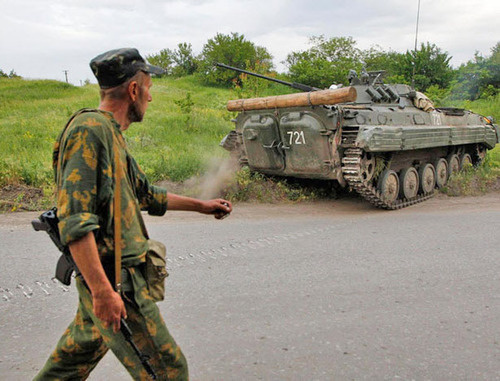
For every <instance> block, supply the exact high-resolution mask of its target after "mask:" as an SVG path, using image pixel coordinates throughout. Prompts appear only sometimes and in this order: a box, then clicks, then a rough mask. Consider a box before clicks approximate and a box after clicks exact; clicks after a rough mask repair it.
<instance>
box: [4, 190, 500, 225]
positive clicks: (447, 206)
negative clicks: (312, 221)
mask: <svg viewBox="0 0 500 381" xmlns="http://www.w3.org/2000/svg"><path fill="white" fill-rule="evenodd" d="M449 210H455V211H457V213H460V211H465V210H469V211H470V210H477V211H488V210H500V192H492V193H488V194H486V195H483V196H474V197H449V196H446V195H443V194H438V195H436V196H435V197H433V198H432V199H430V200H428V201H425V202H423V203H421V204H417V205H414V206H411V207H408V208H405V209H401V210H397V211H386V210H382V209H377V208H375V207H374V206H372V205H371V204H369V203H368V202H366V201H364V200H362V199H361V198H359V197H357V196H355V195H353V196H347V197H343V198H341V199H338V200H328V201H313V202H301V203H296V204H293V203H281V204H257V203H237V204H235V205H234V211H233V213H232V215H231V216H230V217H229V218H230V219H231V220H246V219H265V218H298V219H300V218H301V217H304V216H311V215H316V216H330V217H339V218H341V217H343V216H349V215H357V214H365V215H374V214H376V213H394V214H396V213H397V214H406V213H439V212H441V211H449ZM39 214H40V212H17V213H5V214H0V228H2V229H9V228H10V229H19V228H23V227H30V223H31V220H33V219H34V218H36V217H38V216H39ZM144 217H145V220H146V223H147V224H155V223H182V222H191V221H196V220H200V221H202V220H207V218H210V217H207V216H205V215H201V214H198V213H187V212H178V211H174V212H168V213H167V214H166V215H165V217H161V218H158V217H152V216H149V215H147V214H145V215H144Z"/></svg>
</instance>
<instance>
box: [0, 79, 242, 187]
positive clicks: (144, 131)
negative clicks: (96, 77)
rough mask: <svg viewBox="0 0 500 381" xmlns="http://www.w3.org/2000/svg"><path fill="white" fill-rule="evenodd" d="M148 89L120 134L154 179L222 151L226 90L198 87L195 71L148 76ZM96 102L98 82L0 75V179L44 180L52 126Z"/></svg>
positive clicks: (184, 171) (186, 171)
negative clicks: (140, 110) (145, 102)
mask: <svg viewBox="0 0 500 381" xmlns="http://www.w3.org/2000/svg"><path fill="white" fill-rule="evenodd" d="M188 93H189V94H190V95H189V96H188V95H187V94H188ZM152 96H153V102H152V103H151V104H150V107H149V109H148V112H147V114H146V117H145V119H144V122H143V123H140V124H137V123H136V124H133V125H132V126H131V127H130V129H129V130H128V131H127V133H126V138H127V140H128V144H129V148H130V149H131V151H132V152H133V154H134V155H135V157H136V158H137V160H138V161H139V163H140V164H141V165H142V167H143V169H144V170H145V171H146V173H147V174H148V175H149V176H150V177H151V179H152V180H153V181H157V180H161V179H171V180H173V181H179V180H184V179H186V178H189V177H191V176H192V175H195V174H198V173H200V172H202V171H203V170H204V168H205V164H206V163H207V161H208V159H209V158H210V157H213V156H223V155H225V152H224V151H223V150H222V149H221V148H219V147H218V142H219V141H220V140H221V139H222V138H223V137H224V135H225V134H226V133H227V132H228V131H229V130H230V129H231V128H232V123H231V122H230V119H231V118H232V117H233V116H232V115H231V114H230V113H228V112H227V111H226V110H225V104H226V101H227V100H228V99H229V98H231V97H232V96H235V94H232V91H230V90H227V89H222V88H213V87H201V86H200V85H199V84H198V83H197V81H196V79H195V78H193V77H185V78H180V79H169V78H168V79H155V80H154V86H153V88H152ZM189 99H191V102H192V103H193V104H192V106H191V107H190V106H189V103H190V101H189ZM186 100H187V101H186ZM175 101H178V102H181V103H182V102H184V103H185V104H188V106H184V109H182V108H181V106H179V105H178V104H176V103H175ZM98 103H99V96H98V87H97V85H88V86H83V87H75V86H71V85H68V84H66V83H61V82H56V81H45V80H44V81H26V80H23V79H2V78H0V136H1V137H2V139H0V150H1V152H2V155H1V157H0V186H3V185H6V184H12V183H23V184H27V185H31V186H35V187H41V186H44V185H47V184H50V183H51V181H52V168H51V154H52V146H53V143H54V141H55V139H56V137H57V135H58V133H59V132H60V131H61V129H62V127H63V126H64V124H65V123H66V121H67V119H68V117H69V116H70V115H71V114H72V113H73V112H74V111H76V110H78V109H80V108H82V107H97V106H98ZM189 108H191V110H189Z"/></svg>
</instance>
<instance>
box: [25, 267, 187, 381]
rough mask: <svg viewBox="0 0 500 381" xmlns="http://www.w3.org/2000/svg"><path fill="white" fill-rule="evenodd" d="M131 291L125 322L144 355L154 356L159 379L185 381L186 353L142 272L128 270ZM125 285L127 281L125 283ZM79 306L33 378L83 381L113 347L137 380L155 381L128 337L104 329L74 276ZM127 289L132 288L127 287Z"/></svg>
mask: <svg viewBox="0 0 500 381" xmlns="http://www.w3.org/2000/svg"><path fill="white" fill-rule="evenodd" d="M128 272H129V274H130V277H129V282H131V283H132V287H133V291H132V292H127V293H126V294H125V296H124V301H125V306H126V309H127V323H128V325H129V327H130V329H131V330H132V333H133V335H132V339H133V341H134V343H135V344H136V345H137V346H138V347H139V349H140V350H141V352H143V353H145V354H147V355H148V356H150V360H149V362H150V364H151V365H152V367H153V369H154V370H155V372H156V374H157V376H158V378H157V379H158V380H187V379H188V369H187V363H186V359H185V357H184V355H183V354H182V352H181V350H180V348H179V347H178V346H177V344H176V343H175V341H174V339H173V338H172V336H170V333H169V332H168V330H167V327H166V326H165V323H164V321H163V319H162V317H161V315H160V312H159V309H158V306H157V305H156V303H155V302H153V300H151V298H150V297H149V292H148V289H147V285H146V282H145V280H144V277H143V276H142V272H141V271H139V269H138V268H129V269H128ZM124 283H125V282H124ZM76 286H77V289H78V294H79V304H78V311H77V313H76V317H75V319H74V320H73V322H72V323H71V324H70V325H69V326H68V328H67V329H66V331H65V332H64V334H63V336H62V337H61V339H60V340H59V342H58V344H57V347H56V349H55V350H54V352H53V353H52V355H51V356H50V357H49V359H48V360H47V362H46V364H45V366H44V367H43V369H42V370H41V371H40V373H39V374H38V375H37V376H36V377H35V380H85V379H87V377H88V376H89V374H90V372H91V371H92V370H93V369H94V368H95V366H96V365H97V363H98V362H99V360H101V359H102V358H103V357H104V355H105V354H106V352H107V351H108V349H111V350H112V351H113V353H114V354H115V355H116V357H117V358H118V359H119V360H120V362H121V363H122V364H123V365H124V366H125V368H126V369H127V371H128V372H129V373H130V375H131V376H132V378H133V379H134V380H149V379H151V378H150V377H149V375H148V374H147V372H146V370H145V369H144V367H143V366H142V364H141V363H140V361H139V358H138V356H137V354H136V353H135V352H134V351H133V349H132V347H131V346H130V344H129V343H127V342H126V341H125V338H124V336H123V335H122V334H121V333H120V332H118V333H117V334H115V333H113V330H112V328H111V327H110V328H105V327H104V326H103V325H102V323H101V321H100V320H99V319H97V317H96V316H95V315H94V313H93V310H92V296H91V294H90V291H89V290H88V288H87V287H86V286H85V284H84V283H83V281H82V280H81V279H80V277H77V278H76ZM126 286H127V285H125V284H124V289H127V288H129V289H131V288H130V285H128V286H129V287H126Z"/></svg>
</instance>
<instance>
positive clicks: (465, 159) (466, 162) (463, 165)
mask: <svg viewBox="0 0 500 381" xmlns="http://www.w3.org/2000/svg"><path fill="white" fill-rule="evenodd" d="M471 165H472V157H471V156H470V155H469V154H468V153H464V154H463V155H462V158H461V159H460V170H461V171H463V170H464V169H467V168H469V167H470V166H471Z"/></svg>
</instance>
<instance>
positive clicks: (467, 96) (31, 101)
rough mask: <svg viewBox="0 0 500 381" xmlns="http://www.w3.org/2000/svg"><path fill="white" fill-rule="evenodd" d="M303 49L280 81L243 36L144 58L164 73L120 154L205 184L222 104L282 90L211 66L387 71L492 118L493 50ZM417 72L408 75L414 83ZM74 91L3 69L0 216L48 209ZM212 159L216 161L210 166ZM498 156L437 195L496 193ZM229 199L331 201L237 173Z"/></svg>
mask: <svg viewBox="0 0 500 381" xmlns="http://www.w3.org/2000/svg"><path fill="white" fill-rule="evenodd" d="M310 43H311V45H310V48H309V49H307V50H305V51H296V52H291V53H290V54H289V55H288V57H287V59H286V61H285V62H284V63H285V65H286V67H287V72H286V73H278V72H277V71H276V70H275V68H274V65H273V61H272V56H271V55H270V53H269V52H268V51H267V49H266V48H265V47H262V46H257V45H255V44H254V43H252V42H251V41H248V40H247V39H246V38H245V37H244V36H243V35H240V34H238V33H231V34H228V35H224V34H220V33H219V34H217V35H216V36H214V37H212V38H210V39H208V41H207V43H206V44H205V46H204V47H203V49H202V51H201V52H200V53H199V54H196V53H195V52H193V50H192V47H191V44H190V43H188V42H181V43H179V44H178V45H177V46H176V47H175V48H165V49H162V50H161V51H159V52H158V53H156V54H152V55H150V56H148V57H147V58H148V60H149V61H150V62H151V63H153V64H156V65H158V66H162V67H163V68H164V69H166V71H167V74H166V75H165V76H163V77H161V78H154V80H153V83H154V86H153V88H152V95H153V98H154V102H153V103H152V104H151V106H150V108H149V110H148V113H147V115H146V118H145V120H144V122H143V123H141V124H135V125H132V127H131V128H130V129H129V131H127V132H126V134H125V135H126V139H127V141H128V145H129V148H130V150H131V151H132V153H133V154H134V156H135V157H136V158H137V160H138V162H139V163H140V165H141V166H142V167H143V169H144V170H145V172H146V173H147V174H148V176H149V177H150V179H151V180H152V181H154V182H159V181H167V182H169V183H170V184H178V183H180V182H184V181H186V180H188V179H191V178H196V177H200V176H202V175H203V174H204V173H206V172H207V170H208V169H209V168H210V165H212V163H213V162H214V160H224V159H228V156H229V155H228V154H227V152H225V151H224V150H222V149H221V148H220V147H219V146H218V143H219V141H220V140H221V139H222V138H223V137H224V135H225V134H226V133H227V132H228V131H229V130H231V129H232V127H233V125H232V123H231V119H232V118H234V116H235V115H236V114H235V113H229V112H227V111H226V108H225V106H226V102H227V100H229V99H236V98H248V97H258V96H268V95H276V94H284V93H290V92H293V91H294V90H292V89H289V88H287V87H284V86H282V85H279V84H275V83H271V82H268V81H264V80H260V79H257V78H253V77H249V76H247V75H239V74H238V73H235V72H232V71H227V70H223V69H220V68H216V67H215V66H214V63H215V62H222V63H225V64H228V65H231V66H236V67H239V68H243V69H247V70H251V71H254V72H258V73H261V74H266V75H268V76H271V77H275V78H279V79H283V80H287V81H291V82H302V83H305V84H308V85H313V86H317V87H329V86H330V85H331V84H332V83H336V84H339V83H342V84H344V85H346V84H347V83H346V76H347V74H348V72H349V70H350V69H355V70H357V72H358V74H359V73H360V72H361V70H362V69H363V68H365V69H367V70H380V69H384V70H386V71H387V73H386V82H398V83H408V84H411V83H412V82H414V83H415V87H416V88H417V90H420V91H423V92H425V93H426V94H427V95H428V96H429V97H430V98H431V99H432V100H433V101H434V102H435V104H437V105H438V106H448V107H449V106H453V107H462V108H466V109H470V110H472V111H475V112H477V113H479V114H482V115H485V116H493V117H494V118H495V120H496V121H497V122H498V121H500V91H499V88H500V43H497V44H496V45H495V46H494V47H493V48H492V49H491V55H488V56H485V57H483V56H481V55H479V54H476V55H475V56H474V57H473V58H472V59H471V60H469V61H468V62H467V63H465V64H463V65H461V66H460V67H458V68H452V67H451V66H450V64H449V62H450V58H451V57H450V56H449V55H448V53H447V52H446V51H444V50H443V49H441V48H439V47H438V46H436V45H435V44H432V43H429V42H427V43H423V44H421V46H420V48H419V49H417V50H416V51H406V52H394V51H385V50H383V49H382V48H381V47H378V46H376V47H372V48H370V49H366V50H362V49H359V48H358V47H357V43H356V41H355V40H353V39H352V38H351V37H331V38H327V37H325V36H313V37H311V39H310ZM413 68H415V75H413ZM85 83H86V84H85V85H84V86H81V87H76V86H73V85H70V84H67V83H62V82H57V81H51V80H25V79H23V78H21V77H20V76H19V75H17V74H16V73H15V71H14V70H11V71H10V72H9V73H6V72H4V71H3V70H1V69H0V137H1V139H0V150H1V152H2V155H1V156H0V210H18V209H38V208H41V207H45V206H47V205H50V204H51V203H52V202H53V200H52V197H53V185H52V176H53V174H52V168H51V154H52V146H53V143H54V141H55V139H56V137H57V135H58V133H59V132H60V130H61V129H62V127H63V126H64V124H65V122H66V121H67V119H68V118H69V116H70V115H71V114H72V113H73V112H74V111H76V110H78V109H80V108H83V107H97V105H98V102H99V98H98V87H97V85H91V84H89V81H85ZM214 158H215V159H214ZM499 168H500V147H497V148H496V149H494V150H493V151H491V152H489V153H488V156H487V160H486V161H485V164H484V165H483V166H482V167H481V168H480V169H479V170H477V171H465V172H464V173H462V174H459V175H456V176H455V177H454V178H453V179H452V180H451V181H450V184H449V186H448V187H446V189H445V190H444V191H445V192H446V193H447V194H449V195H455V194H477V193H480V192H483V191H485V190H486V189H491V188H492V187H493V188H495V187H496V188H498V179H499V177H500V169H499ZM224 192H225V194H226V195H227V196H228V197H230V198H231V199H233V200H259V201H282V200H290V201H301V200H309V199H315V198H318V197H334V195H335V193H336V192H335V190H332V187H331V186H329V185H326V186H318V184H305V183H303V182H300V183H297V182H294V181H292V180H289V179H288V180H287V179H270V178H267V177H264V176H262V175H258V174H252V173H250V172H249V171H248V170H242V171H240V172H238V173H237V174H236V176H235V177H233V179H232V180H231V181H229V182H228V184H227V186H226V187H225V190H224Z"/></svg>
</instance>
